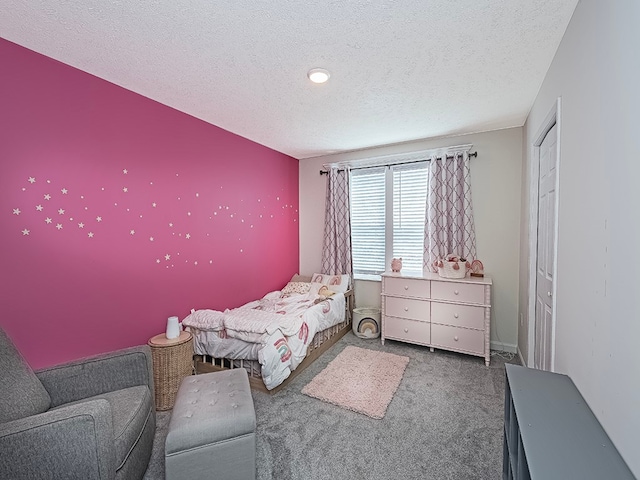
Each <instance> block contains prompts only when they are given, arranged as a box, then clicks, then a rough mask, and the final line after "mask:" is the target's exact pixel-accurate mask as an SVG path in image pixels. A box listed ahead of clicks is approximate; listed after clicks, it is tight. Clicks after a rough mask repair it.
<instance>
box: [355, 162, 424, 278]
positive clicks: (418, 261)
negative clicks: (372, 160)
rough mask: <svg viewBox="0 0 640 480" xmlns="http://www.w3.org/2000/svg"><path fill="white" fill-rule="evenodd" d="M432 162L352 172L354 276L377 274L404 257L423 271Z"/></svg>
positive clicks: (408, 266)
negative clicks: (429, 176) (429, 167)
mask: <svg viewBox="0 0 640 480" xmlns="http://www.w3.org/2000/svg"><path fill="white" fill-rule="evenodd" d="M428 172H429V171H428V162H426V161H424V162H417V163H411V164H404V165H393V166H387V167H374V168H362V169H355V170H352V171H351V182H350V188H351V191H350V202H351V245H352V251H353V271H354V276H355V277H356V278H376V276H378V275H380V274H381V273H382V272H384V271H385V270H387V269H388V268H389V267H390V264H391V259H392V258H394V257H402V271H403V272H405V273H418V274H419V273H422V264H423V251H424V224H425V212H426V201H427V181H428V175H429V173H428Z"/></svg>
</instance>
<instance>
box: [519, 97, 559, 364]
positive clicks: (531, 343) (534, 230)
mask: <svg viewBox="0 0 640 480" xmlns="http://www.w3.org/2000/svg"><path fill="white" fill-rule="evenodd" d="M560 112H561V98H560V97H558V98H557V99H556V102H555V104H554V105H553V107H552V108H551V110H550V111H549V113H548V114H547V116H546V117H545V119H544V120H543V122H542V123H541V124H540V127H539V128H538V131H537V133H536V135H535V137H533V142H532V144H531V165H530V175H529V179H530V183H529V192H530V194H529V289H528V292H529V295H528V297H529V305H528V308H527V310H528V322H527V324H528V325H527V326H528V334H527V343H528V346H527V365H528V366H529V367H534V365H535V361H534V358H535V357H534V355H535V351H534V348H535V336H536V335H535V327H536V283H537V279H536V273H537V260H538V248H537V247H538V187H539V184H540V145H542V141H543V140H544V137H545V136H546V135H547V133H549V130H551V128H552V127H553V125H554V124H555V125H556V131H557V143H556V162H557V163H556V168H557V172H556V204H555V206H554V211H555V218H556V221H555V225H554V229H553V235H554V237H555V238H554V245H555V248H554V252H553V289H552V290H553V291H552V297H551V298H552V300H551V316H552V322H551V365H550V371H552V372H555V363H556V323H557V322H556V311H557V306H556V305H557V300H556V291H557V283H558V223H559V222H558V204H559V199H560V197H559V187H560V150H561V149H560V143H561V139H562V125H561V115H560Z"/></svg>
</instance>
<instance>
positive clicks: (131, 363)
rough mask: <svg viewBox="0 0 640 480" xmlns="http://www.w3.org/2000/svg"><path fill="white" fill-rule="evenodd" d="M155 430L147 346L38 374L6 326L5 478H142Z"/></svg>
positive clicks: (1, 390) (2, 368)
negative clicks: (7, 333)
mask: <svg viewBox="0 0 640 480" xmlns="http://www.w3.org/2000/svg"><path fill="white" fill-rule="evenodd" d="M155 429H156V417H155V405H154V390H153V371H152V360H151V352H150V350H149V347H147V346H146V345H145V346H140V347H133V348H127V349H124V350H119V351H116V352H112V353H108V354H103V355H97V356H94V357H90V358H85V359H82V360H78V361H75V362H71V363H67V364H64V365H59V366H55V367H51V368H46V369H44V370H40V371H37V372H33V371H32V370H31V368H30V367H29V365H28V364H27V363H26V361H25V360H24V358H23V357H22V356H21V355H20V353H19V352H18V350H17V349H16V348H15V346H14V345H13V343H12V342H11V340H10V339H9V338H8V336H7V335H6V333H5V332H4V331H3V330H2V329H1V328H0V478H7V479H8V478H11V479H30V480H32V479H53V478H55V479H82V480H87V479H123V480H124V479H126V480H130V479H141V478H142V477H143V476H144V473H145V471H146V469H147V465H148V463H149V458H150V456H151V450H152V446H153V437H154V434H155Z"/></svg>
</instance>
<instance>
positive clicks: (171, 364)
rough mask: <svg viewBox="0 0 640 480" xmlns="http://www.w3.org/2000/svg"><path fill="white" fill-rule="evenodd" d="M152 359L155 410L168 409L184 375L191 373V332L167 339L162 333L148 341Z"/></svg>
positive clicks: (174, 398)
mask: <svg viewBox="0 0 640 480" xmlns="http://www.w3.org/2000/svg"><path fill="white" fill-rule="evenodd" d="M148 344H149V346H150V347H151V358H152V359H153V383H154V385H155V390H156V410H170V409H172V408H173V404H174V402H175V401H176V394H177V393H178V387H179V386H180V382H181V381H182V379H183V378H184V377H188V376H189V375H191V374H192V373H193V339H192V338H191V333H189V332H180V336H179V337H178V338H175V339H173V340H169V339H168V338H167V336H166V335H165V334H164V333H161V334H159V335H156V336H155V337H153V338H151V339H150V340H149V342H148Z"/></svg>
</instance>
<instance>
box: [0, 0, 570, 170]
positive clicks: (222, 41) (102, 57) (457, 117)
mask: <svg viewBox="0 0 640 480" xmlns="http://www.w3.org/2000/svg"><path fill="white" fill-rule="evenodd" d="M577 2H578V0H405V1H401V0H398V1H393V0H340V1H338V0H324V1H322V0H300V1H285V0H279V1H274V0H270V1H261V0H171V1H169V0H155V1H149V0H144V1H143V0H136V1H127V0H66V1H62V0H61V1H57V2H50V1H45V0H26V1H25V0H2V2H1V3H0V37H2V38H5V39H7V40H9V41H12V42H15V43H17V44H19V45H23V46H25V47H27V48H29V49H31V50H34V51H36V52H39V53H42V54H44V55H47V56H49V57H52V58H55V59H57V60H60V61H61V62H64V63H66V64H69V65H72V66H74V67H77V68H79V69H81V70H84V71H86V72H89V73H92V74H94V75H96V76H98V77H101V78H104V79H106V80H108V81H110V82H113V83H115V84H117V85H120V86H122V87H125V88H127V89H129V90H132V91H134V92H137V93H140V94H142V95H144V96H146V97H149V98H152V99H154V100H157V101H158V102H161V103H163V104H166V105H169V106H171V107H174V108H176V109H178V110H181V111H183V112H186V113H188V114H190V115H193V116H195V117H198V118H200V119H202V120H205V121H207V122H209V123H212V124H214V125H217V126H219V127H222V128H224V129H226V130H229V131H231V132H234V133H237V134H239V135H241V136H243V137H246V138H249V139H251V140H253V141H256V142H258V143H261V144H263V145H266V146H268V147H271V148H273V149H275V150H278V151H280V152H284V153H287V154H289V155H291V156H293V157H296V158H307V157H313V156H318V155H326V154H329V153H335V152H341V151H348V150H356V149H361V148H367V147H372V146H378V145H386V144H391V143H399V142H405V141H411V140H418V139H424V138H432V137H439V136H445V135H454V134H463V133H471V132H480V131H486V130H494V129H499V128H506V127H512V126H519V125H522V124H523V123H524V120H525V118H526V116H527V114H528V112H529V109H530V107H531V105H532V103H533V100H534V98H535V96H536V94H537V92H538V89H539V88H540V85H541V83H542V80H543V78H544V76H545V74H546V72H547V69H548V67H549V65H550V63H551V60H552V59H553V55H554V54H555V51H556V49H557V47H558V44H559V43H560V40H561V38H562V35H563V34H564V31H565V29H566V27H567V24H568V22H569V19H570V18H571V14H572V13H573V10H574V9H575V7H576V4H577ZM313 67H323V68H326V69H328V70H329V71H330V72H331V79H330V80H329V82H328V83H326V84H324V85H315V84H312V83H311V82H309V80H308V79H307V77H306V74H307V71H308V70H309V69H311V68H313Z"/></svg>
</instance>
